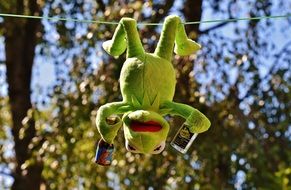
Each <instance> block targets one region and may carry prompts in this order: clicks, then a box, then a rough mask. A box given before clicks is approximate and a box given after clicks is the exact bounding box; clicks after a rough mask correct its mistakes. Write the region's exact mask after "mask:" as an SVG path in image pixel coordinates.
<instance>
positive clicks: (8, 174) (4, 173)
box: [0, 171, 14, 177]
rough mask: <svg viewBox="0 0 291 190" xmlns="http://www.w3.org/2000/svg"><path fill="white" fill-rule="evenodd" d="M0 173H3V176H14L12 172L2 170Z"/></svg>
mask: <svg viewBox="0 0 291 190" xmlns="http://www.w3.org/2000/svg"><path fill="white" fill-rule="evenodd" d="M0 175H4V176H8V177H14V176H13V174H10V173H7V172H4V171H0Z"/></svg>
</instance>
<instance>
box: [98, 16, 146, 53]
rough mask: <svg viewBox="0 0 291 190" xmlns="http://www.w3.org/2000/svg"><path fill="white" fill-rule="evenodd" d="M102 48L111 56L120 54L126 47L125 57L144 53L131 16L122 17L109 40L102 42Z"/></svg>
mask: <svg viewBox="0 0 291 190" xmlns="http://www.w3.org/2000/svg"><path fill="white" fill-rule="evenodd" d="M102 47H103V49H104V50H105V51H106V52H107V53H108V54H110V55H112V56H116V57H118V56H120V55H121V54H122V53H123V52H124V51H125V50H126V48H127V58H130V57H135V56H138V55H143V54H144V49H143V47H142V43H141V41H140V38H139V35H138V32H137V27H136V21H135V20H134V19H132V18H122V19H121V20H120V22H119V24H118V26H117V28H116V30H115V32H114V34H113V37H112V39H111V40H108V41H106V42H104V43H103V45H102Z"/></svg>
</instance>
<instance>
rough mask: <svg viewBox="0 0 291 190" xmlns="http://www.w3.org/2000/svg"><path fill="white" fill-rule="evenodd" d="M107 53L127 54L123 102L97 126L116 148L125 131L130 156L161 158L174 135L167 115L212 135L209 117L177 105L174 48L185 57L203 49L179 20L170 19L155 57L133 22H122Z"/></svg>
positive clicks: (100, 116)
mask: <svg viewBox="0 0 291 190" xmlns="http://www.w3.org/2000/svg"><path fill="white" fill-rule="evenodd" d="M174 45H175V48H174ZM103 48H104V49H105V51H106V52H107V53H108V54H110V55H112V56H115V57H118V56H120V55H121V54H122V53H123V52H124V51H125V50H126V49H127V59H126V61H125V62H124V64H123V67H122V70H121V74H120V88H121V93H122V97H123V101H121V102H112V103H108V104H105V105H103V106H101V107H100V108H99V110H98V112H97V118H96V125H97V128H98V131H99V133H100V134H101V137H102V140H103V141H105V142H106V143H108V144H113V140H114V139H115V137H116V135H117V132H118V130H119V129H120V128H121V127H122V126H123V129H124V136H125V142H126V149H127V150H128V151H130V152H134V153H145V154H147V153H150V154H158V153H160V152H162V151H163V149H164V148H165V141H166V138H167V135H168V132H169V128H170V127H169V124H168V122H167V121H166V120H165V119H164V116H166V115H168V114H170V115H178V116H181V117H182V118H184V119H185V120H186V123H187V126H188V127H189V131H191V132H192V133H202V132H204V131H206V130H208V128H209V127H210V121H209V120H208V119H207V117H205V115H203V114H202V113H201V112H199V111H198V110H197V109H195V108H192V107H191V106H188V105H185V104H181V103H176V102H173V96H174V92H175V85H176V77H175V70H174V68H173V65H172V63H171V59H172V52H173V49H174V51H175V53H176V54H178V55H180V56H185V55H190V54H191V53H194V52H196V51H197V50H199V49H200V45H199V44H197V43H196V42H194V41H192V40H190V39H188V37H187V35H186V32H185V29H184V25H183V24H182V22H181V20H180V18H179V17H178V16H168V17H167V18H166V19H165V22H164V25H163V29H162V33H161V37H160V40H159V42H158V45H157V48H156V50H155V52H154V53H146V52H145V51H144V49H143V46H142V43H141V41H140V38H139V35H138V32H137V26H136V21H135V20H134V19H131V18H122V19H121V20H120V22H119V24H118V26H117V29H116V31H115V33H114V35H113V37H112V39H111V40H108V41H106V42H104V43H103ZM120 117H121V118H120ZM112 118H113V119H112Z"/></svg>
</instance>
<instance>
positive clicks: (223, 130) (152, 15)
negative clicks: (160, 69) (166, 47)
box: [0, 0, 291, 189]
mask: <svg viewBox="0 0 291 190" xmlns="http://www.w3.org/2000/svg"><path fill="white" fill-rule="evenodd" d="M25 2H26V1H25ZM25 2H24V4H23V5H27V3H25ZM17 3H19V1H17ZM0 4H1V5H3V6H4V5H9V6H10V7H13V8H15V6H14V4H12V3H11V4H10V2H6V1H5V2H3V4H2V2H1V3H0ZM38 6H39V7H42V13H43V14H44V16H55V15H58V16H60V17H74V18H79V19H93V20H106V21H118V20H119V19H120V18H121V17H123V16H129V17H133V18H135V19H137V20H138V21H143V22H162V21H163V19H164V17H165V16H166V15H168V14H171V13H175V14H178V15H180V16H182V17H184V18H185V20H187V21H197V20H201V18H203V15H204V17H206V18H208V17H210V16H211V18H216V17H219V18H220V17H223V18H235V17H242V16H245V15H248V14H249V15H250V16H263V15H276V14H285V13H286V14H287V13H288V2H286V1H275V0H274V1H260V0H247V1H230V2H224V1H214V0H213V1H191V0H185V1H172V0H165V1H102V0H98V1H88V2H85V3H84V2H81V1H68V2H66V1H52V2H46V3H45V4H44V5H38ZM242 7H243V8H242ZM6 8H7V6H6ZM6 10H8V12H9V11H10V12H14V11H13V10H9V9H6ZM24 12H25V11H24ZM17 13H18V12H17ZM20 13H21V12H20ZM25 13H28V12H25ZM32 13H33V12H30V13H29V14H32ZM38 13H39V11H38ZM39 14H40V13H39ZM24 21H25V23H26V22H27V23H29V22H33V21H29V20H21V19H20V20H16V19H10V22H9V23H8V20H7V21H6V20H4V22H2V23H1V25H3V24H5V23H8V24H9V25H12V24H13V23H15V22H20V23H22V22H24ZM34 22H35V21H34ZM278 22H279V23H280V25H278V24H276V23H278ZM18 25H19V24H15V26H14V27H16V26H17V27H18ZM36 25H37V24H36ZM42 25H43V31H42V30H40V28H39V29H37V28H36V29H35V32H34V34H38V35H36V36H38V37H39V38H40V39H41V40H40V41H39V43H38V45H37V46H36V48H33V49H35V51H34V52H35V53H36V54H35V55H36V57H35V60H39V62H45V61H51V62H52V64H54V66H53V67H54V69H55V71H56V73H55V76H56V81H55V82H54V83H53V87H52V88H49V89H44V88H42V87H38V88H37V89H33V93H32V98H33V99H34V102H33V104H34V105H35V106H34V109H32V110H31V111H29V114H28V115H27V117H25V115H26V113H27V111H28V110H29V109H30V108H31V103H30V104H29V105H30V106H26V107H25V105H27V104H19V103H17V101H16V100H14V99H13V98H11V93H10V91H11V90H10V89H11V88H12V87H9V96H10V102H11V110H12V121H13V127H12V129H13V130H14V129H15V121H14V120H15V119H14V117H15V116H14V114H13V102H14V104H15V105H17V106H21V109H20V110H23V109H24V108H23V107H25V109H26V110H24V111H23V112H20V113H22V115H21V118H20V119H19V120H18V121H19V122H20V123H19V125H18V128H16V129H19V134H20V135H18V134H17V135H16V134H15V132H13V133H12V135H13V137H14V141H15V146H14V147H15V155H13V154H12V155H8V156H7V147H5V146H1V152H2V153H1V155H2V156H1V162H2V161H3V163H4V166H2V168H5V169H6V170H5V173H6V174H9V171H12V173H11V175H12V176H13V178H14V180H15V181H14V185H13V188H16V187H18V189H21V188H24V187H25V186H23V183H24V182H25V183H29V182H31V181H30V180H31V178H29V177H28V176H30V175H27V174H28V173H26V172H30V171H31V172H30V173H31V176H32V175H35V176H37V179H38V183H35V185H36V186H39V185H40V184H41V183H42V187H43V188H46V189H73V188H76V189H108V188H115V189H118V187H120V188H121V189H129V188H130V189H161V188H163V189H234V188H236V189H288V188H289V187H290V182H289V178H290V170H291V168H290V164H289V163H291V156H290V151H288V149H290V146H291V144H290V130H291V129H290V123H291V122H290V113H291V112H290V107H291V106H290V66H291V65H290V63H291V61H290V56H288V55H290V44H291V42H286V40H285V41H284V40H279V39H280V37H279V36H277V35H280V36H283V37H284V38H285V39H290V27H289V28H288V26H289V25H290V20H289V21H288V20H285V21H277V20H276V21H275V20H268V21H266V20H261V21H247V22H236V23H219V24H215V25H210V26H209V25H188V26H187V33H188V34H189V36H190V37H191V38H193V39H198V41H199V42H200V43H201V44H202V46H203V48H202V50H201V52H200V53H199V54H198V55H197V56H196V55H193V56H190V57H187V58H181V57H178V56H175V60H174V62H173V64H174V67H175V69H176V72H177V88H176V95H175V100H177V101H179V102H184V103H188V104H190V105H192V106H194V107H196V108H198V109H199V110H201V111H202V112H203V113H205V114H206V115H207V116H208V117H210V120H211V122H212V127H211V129H210V130H209V131H208V132H207V133H205V134H201V135H199V137H198V138H197V140H196V141H195V143H194V145H193V146H192V148H191V149H190V150H189V152H188V153H187V154H186V155H181V154H179V153H177V152H176V151H175V150H173V149H172V148H171V147H170V146H168V147H167V148H166V150H165V151H164V152H163V153H162V154H161V155H158V156H148V155H138V154H131V153H129V152H126V151H125V148H124V145H123V144H124V139H123V136H122V134H120V135H119V136H118V138H117V142H118V143H116V150H117V152H116V153H115V157H114V158H115V160H114V161H113V163H112V166H111V167H109V168H104V167H99V166H96V165H95V164H94V163H93V162H92V159H93V158H94V154H95V147H96V145H95V143H96V140H97V139H99V138H100V137H99V136H98V134H97V130H96V129H95V125H94V120H95V115H96V111H97V108H98V107H99V106H100V105H102V104H104V103H106V102H111V101H116V100H120V99H121V96H120V92H119V86H118V78H119V73H120V69H121V67H122V63H123V62H124V60H125V59H124V57H120V58H118V59H117V60H115V59H112V58H111V57H110V56H108V55H106V54H104V51H103V50H102V49H101V44H102V41H103V40H105V39H110V38H111V36H112V32H111V31H114V29H115V27H116V26H111V25H101V24H88V23H77V22H70V21H66V22H62V21H54V22H48V21H46V20H43V21H42ZM1 28H2V27H1ZM3 28H4V30H5V32H7V31H15V30H13V28H12V29H11V30H8V28H7V27H3ZM3 28H2V30H3ZM29 28H30V27H29ZM286 28H287V29H286ZM19 30H21V31H25V28H20V29H19ZM159 30H160V28H159V27H156V26H146V27H145V26H141V27H140V28H139V31H140V35H141V37H142V41H143V43H144V44H145V49H146V50H148V51H152V50H153V49H154V47H155V46H156V42H157V39H158V37H159ZM278 30H281V31H278ZM37 31H39V33H38V32H37ZM276 31H277V34H274V33H276ZM24 33H25V32H24ZM4 34H5V35H4V37H5V39H6V38H7V34H6V33H4ZM14 35H16V34H14ZM30 35H32V36H35V35H33V34H32V33H30ZM18 36H19V38H20V39H21V40H20V41H26V40H27V39H26V38H25V37H24V36H22V37H21V35H18ZM266 36H270V38H271V37H274V38H276V41H273V40H272V39H270V38H268V39H266ZM19 38H16V39H19ZM6 41H7V40H6ZM6 41H5V45H6V46H8V45H7V42H6ZM23 43H24V42H23ZM24 44H25V43H24ZM32 44H33V43H32ZM12 47H13V48H14V49H12ZM16 47H18V46H11V49H9V51H8V49H6V51H5V52H6V54H9V53H11V54H12V53H15V52H18V50H19V48H16ZM24 50H28V49H24V48H22V49H21V50H19V51H22V52H23V53H21V54H19V55H22V56H24V55H26V54H24V52H26V53H28V51H24ZM30 50H31V49H30ZM29 55H30V56H29V57H30V58H31V57H32V58H33V57H34V54H33V52H31V51H30V53H29ZM26 56H27V55H26ZM12 57H13V59H17V60H18V58H19V57H17V58H16V56H15V57H14V56H12ZM7 59H8V57H7V56H6V65H7V64H8V63H10V62H8V60H7ZM17 60H15V61H13V63H12V62H11V63H12V64H16V63H14V62H17ZM23 60H25V59H24V58H23V59H21V61H23ZM36 62H37V61H36ZM31 64H32V60H31ZM21 66H24V64H22V65H21ZM35 67H37V66H35ZM41 67H44V66H39V69H40V68H41ZM15 68H17V67H13V68H11V67H8V65H7V81H8V85H9V86H13V85H14V84H13V83H12V84H10V82H11V80H10V79H9V72H10V71H11V72H13V71H14V70H15V71H14V72H16V69H15ZM25 68H27V67H25ZM29 68H31V67H29ZM30 71H31V70H30ZM19 72H27V70H25V69H20V71H19ZM36 75H37V74H36ZM15 77H16V76H15ZM41 77H42V76H39V78H41ZM45 77H48V76H45ZM29 79H30V78H29ZM46 79H47V78H46ZM24 81H25V80H22V81H21V82H24ZM12 82H16V79H14V80H13V81H12ZM28 82H29V81H28ZM16 83H17V84H15V85H16V86H15V88H16V87H17V86H18V85H19V84H22V83H18V82H16ZM38 85H41V84H38ZM36 86H37V85H36ZM21 87H23V88H25V89H26V91H25V92H27V90H28V92H29V85H27V84H26V86H23V85H22V86H21ZM41 91H43V94H42V95H39V94H38V93H40V92H41ZM22 93H23V92H21V93H20V94H22ZM47 95H49V96H47ZM23 97H26V100H30V99H29V98H27V97H29V96H23ZM23 97H22V96H21V98H23ZM0 101H1V102H2V103H1V104H0V105H4V104H5V102H6V101H7V98H1V99H0ZM5 105H6V104H5ZM1 109H3V110H4V111H3V112H1V114H0V118H1V122H0V124H1V126H11V124H10V119H9V115H7V114H5V113H7V111H5V110H7V106H3V107H1ZM1 111H2V110H1ZM15 111H18V109H15ZM4 119H5V120H4ZM170 122H171V126H173V127H172V130H171V134H170V135H169V138H168V141H169V142H170V140H171V139H172V138H173V135H174V134H175V133H176V132H177V130H178V128H179V126H181V124H182V122H183V121H181V120H180V119H178V118H174V119H173V120H170ZM6 128H7V127H6ZM21 129H22V130H21ZM120 133H122V132H120ZM0 134H1V138H2V139H3V140H4V139H8V141H9V140H10V141H11V140H12V139H11V137H10V136H9V130H4V131H3V132H2V133H0ZM15 135H16V136H15ZM18 137H19V139H25V138H24V137H26V138H28V139H29V141H28V143H19V144H17V142H16V141H17V138H18ZM3 142H4V141H3ZM5 142H7V141H5ZM3 144H4V143H3ZM4 145H5V144H4ZM18 146H19V147H18ZM20 147H22V148H21V149H22V150H24V151H25V152H26V154H27V155H28V156H24V157H22V156H21V157H19V158H20V159H21V162H19V161H18V159H15V158H17V150H16V149H18V148H20ZM5 153H6V155H5ZM5 163H6V164H5ZM9 164H10V165H9ZM34 167H37V168H38V170H35V171H32V170H30V168H34ZM7 168H8V169H7ZM0 169H1V168H0ZM6 171H8V173H7V172H6ZM17 172H18V173H19V174H21V175H20V176H21V178H17V175H15V174H17ZM18 176H19V175H18ZM19 179H23V180H22V181H24V182H21V181H19ZM36 186H34V187H33V188H32V189H37V188H36Z"/></svg>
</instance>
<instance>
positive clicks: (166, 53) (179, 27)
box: [155, 16, 201, 61]
mask: <svg viewBox="0 0 291 190" xmlns="http://www.w3.org/2000/svg"><path fill="white" fill-rule="evenodd" d="M174 42H175V53H176V54H178V55H181V56H184V55H190V54H191V53H194V52H196V51H197V50H199V49H200V48H201V46H200V45H199V44H198V43H196V42H195V41H193V40H191V39H188V37H187V35H186V32H185V28H184V25H183V23H182V22H181V19H180V18H179V17H178V16H168V17H167V18H166V19H165V22H164V25H163V29H162V34H161V37H160V40H159V43H158V45H157V48H156V50H155V54H156V55H158V56H159V57H162V58H164V59H167V60H168V61H171V59H172V52H173V48H174Z"/></svg>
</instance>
